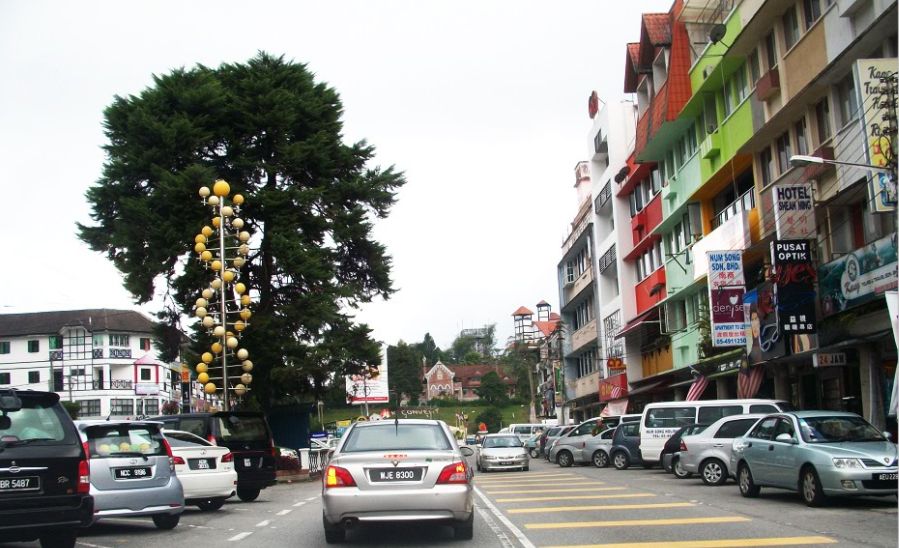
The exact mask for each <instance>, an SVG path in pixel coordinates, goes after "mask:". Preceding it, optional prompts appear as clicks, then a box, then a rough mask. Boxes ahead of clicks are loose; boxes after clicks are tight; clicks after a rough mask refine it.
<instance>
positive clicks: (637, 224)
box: [631, 192, 662, 248]
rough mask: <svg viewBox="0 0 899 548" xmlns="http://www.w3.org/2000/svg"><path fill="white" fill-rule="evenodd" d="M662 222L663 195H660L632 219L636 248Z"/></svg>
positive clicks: (632, 231)
mask: <svg viewBox="0 0 899 548" xmlns="http://www.w3.org/2000/svg"><path fill="white" fill-rule="evenodd" d="M661 222H662V193H661V192H660V193H658V194H656V195H655V197H653V199H652V200H650V201H649V203H648V204H646V206H644V207H643V209H641V210H640V211H639V212H637V214H636V215H634V217H633V218H632V219H631V235H632V237H633V242H634V247H635V248H636V247H639V244H640V241H641V240H643V239H644V238H646V236H648V235H649V233H650V232H652V229H654V228H655V227H657V226H659V223H661Z"/></svg>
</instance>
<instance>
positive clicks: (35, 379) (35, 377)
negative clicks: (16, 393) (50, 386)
mask: <svg viewBox="0 0 899 548" xmlns="http://www.w3.org/2000/svg"><path fill="white" fill-rule="evenodd" d="M39 382H41V372H40V371H29V372H28V384H37V383H39Z"/></svg>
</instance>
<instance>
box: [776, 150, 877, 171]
mask: <svg viewBox="0 0 899 548" xmlns="http://www.w3.org/2000/svg"><path fill="white" fill-rule="evenodd" d="M824 164H835V165H839V166H852V167H862V168H865V169H873V170H877V171H883V172H886V173H892V172H893V168H892V167H889V166H874V165H871V164H859V163H856V162H843V161H840V160H829V159H827V158H821V157H820V156H805V155H802V154H797V155H795V156H790V165H792V166H793V167H805V166H808V165H824Z"/></svg>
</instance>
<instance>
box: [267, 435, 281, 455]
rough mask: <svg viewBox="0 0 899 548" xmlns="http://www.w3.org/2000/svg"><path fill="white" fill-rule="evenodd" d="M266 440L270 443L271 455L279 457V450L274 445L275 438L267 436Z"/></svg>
mask: <svg viewBox="0 0 899 548" xmlns="http://www.w3.org/2000/svg"><path fill="white" fill-rule="evenodd" d="M268 442H269V444H271V447H270V450H271V453H272V456H273V457H275V458H278V457H280V456H281V450H280V449H278V448H277V447H275V440H273V439H272V438H269V439H268Z"/></svg>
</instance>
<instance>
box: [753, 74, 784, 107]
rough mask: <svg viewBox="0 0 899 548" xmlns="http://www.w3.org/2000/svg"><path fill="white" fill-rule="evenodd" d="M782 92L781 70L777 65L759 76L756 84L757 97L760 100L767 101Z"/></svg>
mask: <svg viewBox="0 0 899 548" xmlns="http://www.w3.org/2000/svg"><path fill="white" fill-rule="evenodd" d="M779 92H780V72H778V70H777V67H774V68H773V69H771V70H769V71H768V72H766V73H765V75H764V76H762V77H761V78H759V81H758V82H756V85H755V97H756V99H758V100H759V101H767V100H768V99H770V98H771V97H773V96H774V95H775V94H777V93H779Z"/></svg>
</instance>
